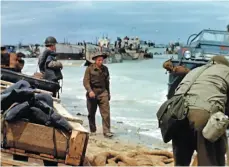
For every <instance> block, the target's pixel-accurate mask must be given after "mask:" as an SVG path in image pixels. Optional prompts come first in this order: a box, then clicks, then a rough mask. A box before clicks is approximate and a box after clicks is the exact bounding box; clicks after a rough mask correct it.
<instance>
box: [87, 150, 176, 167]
mask: <svg viewBox="0 0 229 167" xmlns="http://www.w3.org/2000/svg"><path fill="white" fill-rule="evenodd" d="M173 162H174V159H173V154H172V153H170V152H168V151H162V150H155V151H131V152H128V153H123V152H121V153H117V152H102V153H99V154H97V155H96V156H94V158H92V159H91V162H90V163H91V164H92V165H93V166H165V165H169V166H171V165H173V164H172V163H173Z"/></svg>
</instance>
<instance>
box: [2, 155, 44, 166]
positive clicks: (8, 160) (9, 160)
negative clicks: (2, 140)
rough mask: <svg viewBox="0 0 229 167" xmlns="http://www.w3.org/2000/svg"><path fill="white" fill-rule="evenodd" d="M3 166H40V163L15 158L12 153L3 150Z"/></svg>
mask: <svg viewBox="0 0 229 167" xmlns="http://www.w3.org/2000/svg"><path fill="white" fill-rule="evenodd" d="M0 161H1V166H40V164H38V163H33V162H23V161H17V160H13V157H12V154H9V153H4V152H1V156H0Z"/></svg>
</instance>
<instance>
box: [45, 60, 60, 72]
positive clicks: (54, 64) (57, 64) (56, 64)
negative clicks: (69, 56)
mask: <svg viewBox="0 0 229 167" xmlns="http://www.w3.org/2000/svg"><path fill="white" fill-rule="evenodd" d="M47 65H48V68H51V69H54V70H58V69H62V68H63V65H62V63H61V62H58V61H50V62H48V63H47Z"/></svg>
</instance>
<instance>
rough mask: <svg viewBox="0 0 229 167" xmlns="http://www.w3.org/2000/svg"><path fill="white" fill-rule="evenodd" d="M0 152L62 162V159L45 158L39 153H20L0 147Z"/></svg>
mask: <svg viewBox="0 0 229 167" xmlns="http://www.w3.org/2000/svg"><path fill="white" fill-rule="evenodd" d="M1 153H8V154H12V155H14V154H15V155H21V156H26V157H29V158H35V159H41V160H47V161H52V162H58V163H64V160H62V159H56V158H54V159H50V158H47V157H42V156H40V155H37V154H32V153H20V152H15V151H11V150H9V149H3V148H1Z"/></svg>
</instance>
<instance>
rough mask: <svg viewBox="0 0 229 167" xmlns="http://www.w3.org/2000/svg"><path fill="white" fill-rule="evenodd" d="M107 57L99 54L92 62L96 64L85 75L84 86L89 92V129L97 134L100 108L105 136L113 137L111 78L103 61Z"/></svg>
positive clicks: (93, 133)
mask: <svg viewBox="0 0 229 167" xmlns="http://www.w3.org/2000/svg"><path fill="white" fill-rule="evenodd" d="M106 57H107V55H105V54H104V53H101V52H99V53H97V54H96V55H95V56H94V57H93V58H92V60H94V61H95V63H93V64H91V65H89V66H88V67H87V69H86V71H85V74H84V80H83V85H84V87H85V89H86V91H87V94H86V98H87V109H88V113H89V114H88V120H89V127H90V131H91V134H92V135H95V134H96V123H95V114H96V110H97V106H99V109H100V113H101V116H102V122H103V134H104V136H105V137H112V136H113V133H111V132H110V105H109V100H110V82H109V80H110V76H109V71H108V68H107V67H106V66H104V65H103V60H104V59H105V58H106Z"/></svg>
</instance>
